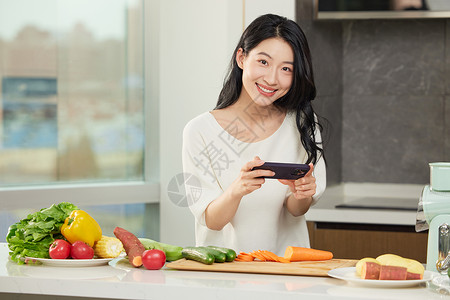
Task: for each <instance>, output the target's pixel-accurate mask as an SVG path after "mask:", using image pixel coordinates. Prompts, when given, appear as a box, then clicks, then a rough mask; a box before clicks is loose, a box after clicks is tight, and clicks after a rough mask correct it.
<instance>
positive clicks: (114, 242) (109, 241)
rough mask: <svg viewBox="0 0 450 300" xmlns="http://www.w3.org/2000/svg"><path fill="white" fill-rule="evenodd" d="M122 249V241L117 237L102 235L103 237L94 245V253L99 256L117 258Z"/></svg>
mask: <svg viewBox="0 0 450 300" xmlns="http://www.w3.org/2000/svg"><path fill="white" fill-rule="evenodd" d="M122 251H123V245H122V242H121V241H120V240H119V239H117V238H115V237H110V236H104V235H102V238H101V239H100V240H99V241H97V242H96V243H95V245H94V254H95V255H96V256H97V257H99V258H115V257H117V256H119V255H120V253H122Z"/></svg>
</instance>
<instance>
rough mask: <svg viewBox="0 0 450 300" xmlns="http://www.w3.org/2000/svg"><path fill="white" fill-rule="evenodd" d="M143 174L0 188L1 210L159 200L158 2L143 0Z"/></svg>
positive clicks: (157, 201) (156, 201) (153, 201)
mask: <svg viewBox="0 0 450 300" xmlns="http://www.w3.org/2000/svg"><path fill="white" fill-rule="evenodd" d="M142 5H143V11H142V14H143V27H144V28H143V47H144V49H143V63H144V93H143V95H144V96H143V101H144V112H143V114H144V128H145V143H144V168H143V171H144V174H143V175H144V176H143V178H144V179H143V180H142V181H112V182H102V183H79V182H74V183H65V182H63V183H55V184H45V185H24V186H15V187H2V188H0V199H1V200H0V203H1V205H0V211H9V210H16V209H25V208H37V207H48V206H50V205H51V204H54V203H59V202H71V203H74V204H76V205H77V206H84V205H108V204H132V203H159V202H160V200H159V199H160V183H159V104H158V99H159V89H158V87H159V79H158V78H159V76H158V72H159V63H158V53H159V51H158V44H159V14H158V10H159V4H158V1H150V2H147V1H143V4H142Z"/></svg>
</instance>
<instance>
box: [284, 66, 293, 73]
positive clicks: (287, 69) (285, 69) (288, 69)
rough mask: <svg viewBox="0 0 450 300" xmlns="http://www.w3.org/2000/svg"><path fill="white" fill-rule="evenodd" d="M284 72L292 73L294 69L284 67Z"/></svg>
mask: <svg viewBox="0 0 450 300" xmlns="http://www.w3.org/2000/svg"><path fill="white" fill-rule="evenodd" d="M282 70H283V71H286V72H291V71H292V69H291V68H289V67H283V68H282Z"/></svg>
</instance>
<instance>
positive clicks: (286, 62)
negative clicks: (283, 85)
mask: <svg viewBox="0 0 450 300" xmlns="http://www.w3.org/2000/svg"><path fill="white" fill-rule="evenodd" d="M258 54H259V55H265V56H267V57H268V58H270V59H272V56H270V55H269V54H268V53H266V52H264V51H262V52H259V53H258ZM283 63H284V64H290V65H294V63H293V62H292V61H283Z"/></svg>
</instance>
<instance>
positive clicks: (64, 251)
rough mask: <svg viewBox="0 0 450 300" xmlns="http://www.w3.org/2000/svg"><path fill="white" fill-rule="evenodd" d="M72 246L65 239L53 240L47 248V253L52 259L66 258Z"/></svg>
mask: <svg viewBox="0 0 450 300" xmlns="http://www.w3.org/2000/svg"><path fill="white" fill-rule="evenodd" d="M71 248H72V246H71V245H70V243H69V242H66V241H65V240H55V241H54V242H53V243H52V244H51V245H50V248H48V254H49V255H50V257H51V258H53V259H66V258H68V257H69V256H70V249H71Z"/></svg>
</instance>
